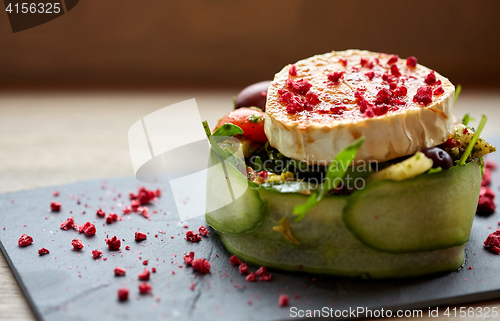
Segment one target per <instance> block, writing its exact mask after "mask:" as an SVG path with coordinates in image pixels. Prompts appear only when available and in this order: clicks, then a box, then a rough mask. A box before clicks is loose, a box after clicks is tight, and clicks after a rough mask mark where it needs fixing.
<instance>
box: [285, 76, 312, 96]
mask: <svg viewBox="0 0 500 321" xmlns="http://www.w3.org/2000/svg"><path fill="white" fill-rule="evenodd" d="M286 84H287V86H288V89H289V90H290V91H291V92H293V93H294V94H297V95H305V94H306V93H307V92H308V91H309V89H311V87H312V85H311V84H310V83H309V82H308V81H307V80H306V79H299V80H293V79H292V78H288V79H287V81H286Z"/></svg>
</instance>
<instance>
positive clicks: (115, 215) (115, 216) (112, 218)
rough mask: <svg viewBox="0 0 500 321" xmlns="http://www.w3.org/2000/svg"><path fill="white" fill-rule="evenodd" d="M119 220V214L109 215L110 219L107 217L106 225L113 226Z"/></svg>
mask: <svg viewBox="0 0 500 321" xmlns="http://www.w3.org/2000/svg"><path fill="white" fill-rule="evenodd" d="M117 220H118V214H116V213H109V215H108V217H106V223H108V224H111V223H113V222H115V221H117Z"/></svg>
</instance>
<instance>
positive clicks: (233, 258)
mask: <svg viewBox="0 0 500 321" xmlns="http://www.w3.org/2000/svg"><path fill="white" fill-rule="evenodd" d="M229 261H230V262H231V265H240V264H241V261H240V259H238V257H237V256H236V255H233V256H231V259H230V260H229Z"/></svg>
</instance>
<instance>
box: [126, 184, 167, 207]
mask: <svg viewBox="0 0 500 321" xmlns="http://www.w3.org/2000/svg"><path fill="white" fill-rule="evenodd" d="M158 191H159V190H156V191H153V190H148V189H147V188H146V187H144V186H143V187H141V188H139V190H138V191H137V194H134V193H130V194H129V197H130V200H138V201H139V205H146V204H149V203H150V202H151V201H152V200H154V199H155V198H156V197H157V193H158ZM159 195H161V191H160V193H159Z"/></svg>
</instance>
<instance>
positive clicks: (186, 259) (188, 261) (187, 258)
mask: <svg viewBox="0 0 500 321" xmlns="http://www.w3.org/2000/svg"><path fill="white" fill-rule="evenodd" d="M193 260H194V252H189V254H188V255H184V262H186V265H188V266H189V265H191V264H192V263H193Z"/></svg>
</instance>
